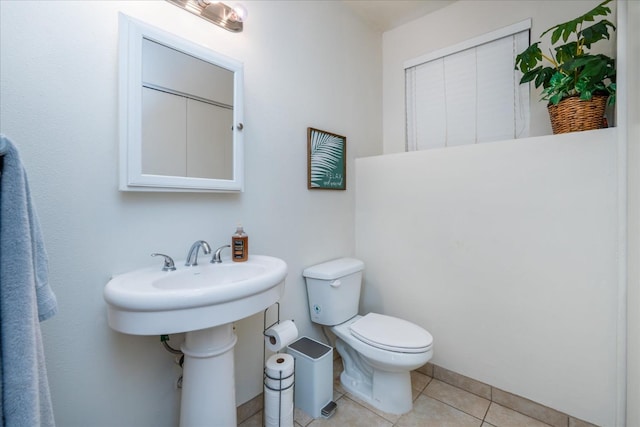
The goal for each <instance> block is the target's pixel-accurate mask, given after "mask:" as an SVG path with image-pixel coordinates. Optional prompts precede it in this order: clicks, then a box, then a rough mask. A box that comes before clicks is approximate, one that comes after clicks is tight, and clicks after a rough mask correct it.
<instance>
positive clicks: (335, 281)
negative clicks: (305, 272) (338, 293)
mask: <svg viewBox="0 0 640 427" xmlns="http://www.w3.org/2000/svg"><path fill="white" fill-rule="evenodd" d="M330 285H331V287H332V288H337V287H339V286H340V285H342V282H341V281H340V280H334V281H332V282H331V283H330Z"/></svg>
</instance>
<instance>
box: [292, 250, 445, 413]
mask: <svg viewBox="0 0 640 427" xmlns="http://www.w3.org/2000/svg"><path fill="white" fill-rule="evenodd" d="M363 269H364V263H363V262H362V261H360V260H357V259H353V258H340V259H336V260H333V261H328V262H325V263H322V264H318V265H314V266H312V267H309V268H307V269H305V270H304V271H303V272H302V275H303V276H304V277H305V280H306V283H307V294H308V297H309V312H310V313H311V320H312V321H313V322H315V323H319V324H321V325H327V326H331V331H332V332H333V333H334V334H335V335H336V337H337V339H336V348H337V349H338V353H340V356H342V361H343V363H344V370H343V371H342V374H341V375H340V382H341V383H342V386H343V387H344V388H345V389H346V390H347V391H348V392H349V393H351V394H353V395H355V396H357V397H359V398H360V399H362V400H364V401H365V402H367V403H369V404H370V405H372V406H374V407H376V408H378V409H380V410H382V411H384V412H388V413H392V414H404V413H406V412H409V411H410V410H411V408H412V395H411V376H410V374H409V372H410V371H412V370H413V369H416V368H419V367H420V366H422V365H424V364H425V363H427V361H429V359H431V356H432V355H433V337H432V336H431V334H430V333H429V332H427V331H425V330H424V329H422V328H421V327H419V326H417V325H415V324H413V323H411V322H408V321H406V320H402V319H398V318H396V317H391V316H385V315H382V314H376V313H369V314H366V315H364V316H361V315H358V303H359V301H360V286H361V283H362V270H363Z"/></svg>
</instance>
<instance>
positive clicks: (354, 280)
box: [302, 258, 364, 326]
mask: <svg viewBox="0 0 640 427" xmlns="http://www.w3.org/2000/svg"><path fill="white" fill-rule="evenodd" d="M363 269H364V263H363V262H362V261H360V260H358V259H354V258H339V259H335V260H333V261H327V262H324V263H322V264H317V265H314V266H311V267H309V268H306V269H305V270H304V271H303V272H302V275H303V276H304V277H305V281H306V283H307V297H308V298H309V313H310V315H311V321H312V322H314V323H319V324H321V325H330V326H332V325H338V324H340V323H343V322H346V321H347V320H349V319H351V318H352V317H353V316H355V315H356V314H358V304H359V302H360V286H361V284H362V270H363Z"/></svg>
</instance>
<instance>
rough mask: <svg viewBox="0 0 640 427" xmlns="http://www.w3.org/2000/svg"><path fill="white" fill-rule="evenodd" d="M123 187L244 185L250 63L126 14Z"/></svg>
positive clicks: (223, 188)
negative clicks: (245, 83)
mask: <svg viewBox="0 0 640 427" xmlns="http://www.w3.org/2000/svg"><path fill="white" fill-rule="evenodd" d="M119 24H120V40H119V42H120V45H119V56H120V58H119V59H120V70H119V72H120V93H119V96H120V100H119V102H120V105H119V108H120V117H119V120H120V190H121V191H191V192H194V191H200V192H203V191H208V192H239V191H242V190H243V163H244V156H243V144H242V129H243V124H242V123H243V117H242V111H243V108H242V107H243V105H242V95H243V92H242V91H243V87H242V83H243V66H242V63H241V62H239V61H236V60H234V59H231V58H228V57H226V56H223V55H221V54H218V53H216V52H214V51H212V50H210V49H208V48H206V47H204V46H201V45H198V44H196V43H193V42H190V41H188V40H185V39H183V38H181V37H178V36H176V35H173V34H170V33H168V32H166V31H163V30H161V29H159V28H156V27H153V26H151V25H148V24H146V23H143V22H141V21H138V20H135V19H133V18H130V17H128V16H126V15H123V14H120V23H119Z"/></svg>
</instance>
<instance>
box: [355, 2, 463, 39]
mask: <svg viewBox="0 0 640 427" xmlns="http://www.w3.org/2000/svg"><path fill="white" fill-rule="evenodd" d="M343 1H344V3H346V4H347V5H348V6H349V7H350V8H351V9H353V11H354V12H355V13H357V14H358V15H360V16H361V17H362V18H363V19H364V20H365V21H366V22H368V23H369V24H371V25H372V26H374V27H375V28H377V29H378V30H380V31H383V32H384V31H388V30H391V29H393V28H395V27H398V26H400V25H402V24H406V23H407V22H409V21H413V20H414V19H417V18H420V17H421V16H424V15H426V14H428V13H431V12H433V11H436V10H438V9H441V8H443V7H446V6H449V5H450V4H452V3H453V2H454V1H456V0H343Z"/></svg>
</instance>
